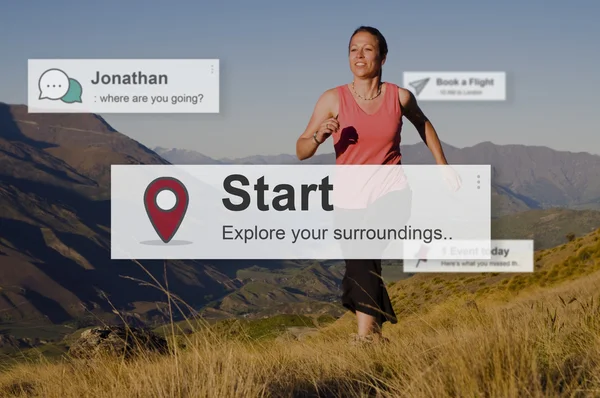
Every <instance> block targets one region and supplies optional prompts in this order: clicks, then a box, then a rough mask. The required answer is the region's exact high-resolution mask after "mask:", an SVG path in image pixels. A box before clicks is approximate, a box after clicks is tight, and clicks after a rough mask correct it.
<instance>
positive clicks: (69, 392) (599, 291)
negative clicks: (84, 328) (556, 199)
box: [0, 231, 600, 397]
mask: <svg viewBox="0 0 600 398" xmlns="http://www.w3.org/2000/svg"><path fill="white" fill-rule="evenodd" d="M599 232H600V231H596V232H594V233H592V234H590V235H587V236H585V237H583V238H579V239H575V240H573V241H572V242H569V243H567V244H565V245H562V246H560V247H556V248H553V249H548V250H544V251H541V252H538V253H536V272H535V273H534V274H527V275H525V274H524V275H503V274H467V275H464V274H462V275H417V276H415V277H412V278H409V279H406V280H402V281H399V282H397V283H395V284H394V285H393V286H391V287H390V293H391V294H392V297H393V301H394V303H395V306H396V310H397V313H398V314H401V320H400V322H399V323H398V324H396V325H389V324H386V326H385V327H384V335H385V336H386V337H388V338H389V339H390V341H391V342H390V343H389V344H384V345H367V346H352V345H350V344H349V343H348V342H349V335H350V333H352V332H354V330H355V326H356V325H355V323H354V320H353V318H352V317H351V316H350V314H347V316H344V317H342V318H341V319H339V320H338V321H336V322H333V323H332V322H323V323H322V324H319V325H318V329H319V332H318V333H316V334H312V335H308V336H306V337H304V338H302V339H296V338H292V337H289V338H288V337H286V336H287V335H286V334H281V333H278V334H277V335H278V337H275V336H273V337H272V338H270V337H269V336H268V333H267V332H265V331H266V330H268V329H269V328H268V327H266V326H265V325H262V326H260V325H259V326H256V325H254V326H252V324H249V323H248V324H239V323H238V324H236V322H228V323H220V324H216V325H211V326H210V327H209V326H206V327H205V326H204V325H203V324H202V323H201V322H190V323H189V325H188V328H189V327H191V328H192V329H193V332H192V333H189V332H188V333H185V334H184V333H178V331H177V328H178V326H179V325H175V324H173V325H171V326H170V327H168V328H164V330H163V332H164V333H165V334H166V335H167V336H170V337H169V339H170V340H171V353H170V354H168V355H158V354H144V355H142V356H140V357H138V358H136V359H133V360H124V359H120V358H114V357H112V358H110V357H105V358H97V359H95V360H91V361H77V360H69V359H65V360H60V361H47V360H44V359H30V360H28V361H27V362H25V363H23V362H20V363H17V364H12V365H11V366H10V368H7V369H6V370H5V371H3V372H2V373H0V396H22V397H26V396H39V397H84V396H85V397H309V396H315V397H316V396H323V397H367V396H380V397H443V396H453V397H562V396H565V397H567V396H568V397H572V396H582V397H584V396H585V397H588V396H600V272H598V270H600V233H599ZM414 292H417V294H416V295H413V293H414ZM440 292H441V293H440ZM174 310H175V309H174ZM298 319H301V318H298ZM276 323H277V322H275V324H276ZM313 326H314V325H313ZM255 327H259V328H260V327H262V329H261V330H262V332H261V333H257V330H256V329H255ZM232 330H235V333H233V332H232Z"/></svg>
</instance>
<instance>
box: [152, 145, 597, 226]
mask: <svg viewBox="0 0 600 398" xmlns="http://www.w3.org/2000/svg"><path fill="white" fill-rule="evenodd" d="M443 147H444V152H445V153H446V157H447V159H448V162H449V163H450V164H491V165H492V212H493V215H494V216H500V215H505V214H512V213H515V212H520V211H524V210H530V209H544V208H552V207H569V208H577V209H582V208H583V209H585V208H589V209H600V156H597V155H591V154H589V153H583V152H580V153H574V152H566V151H556V150H553V149H550V148H546V147H540V146H525V145H497V144H493V143H491V142H483V143H481V144H478V145H475V146H472V147H467V148H456V147H454V146H451V145H449V144H446V143H443ZM160 153H161V156H163V157H164V158H165V159H167V160H168V161H169V162H171V163H175V164H214V163H221V164H300V163H301V162H300V161H299V160H298V159H297V158H296V156H294V155H291V154H288V155H286V154H282V155H275V156H251V157H245V158H239V159H218V160H215V159H211V158H210V157H207V156H205V155H202V154H200V153H197V152H195V154H194V152H193V151H189V150H186V151H185V156H183V155H180V153H179V152H178V150H164V149H161V151H160ZM402 154H403V160H404V164H407V165H410V164H433V163H434V161H433V157H432V156H431V153H430V151H429V149H428V148H427V147H426V146H425V145H424V144H423V143H418V144H413V145H403V146H402ZM334 162H335V155H334V154H333V153H325V154H318V155H315V156H314V157H313V158H311V159H309V160H307V161H304V163H312V164H333V163H334Z"/></svg>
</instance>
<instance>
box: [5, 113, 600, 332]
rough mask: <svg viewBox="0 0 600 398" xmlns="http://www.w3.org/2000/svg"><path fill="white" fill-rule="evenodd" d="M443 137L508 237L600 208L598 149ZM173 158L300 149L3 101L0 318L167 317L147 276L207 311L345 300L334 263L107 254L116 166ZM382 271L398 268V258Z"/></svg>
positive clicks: (573, 225)
mask: <svg viewBox="0 0 600 398" xmlns="http://www.w3.org/2000/svg"><path fill="white" fill-rule="evenodd" d="M444 148H445V150H446V154H447V157H448V159H449V161H450V162H451V163H455V164H456V163H462V164H489V163H492V165H493V173H494V174H493V177H494V199H493V206H494V212H495V214H496V215H498V216H504V217H503V218H500V219H499V221H500V222H501V221H502V220H508V218H505V217H513V218H512V220H513V221H514V222H512V221H510V222H509V221H505V222H504V223H503V224H502V222H501V223H500V224H498V225H499V227H498V231H500V232H501V233H503V234H508V235H510V236H506V237H507V238H510V237H516V236H517V235H522V236H523V237H534V238H535V239H536V240H540V242H542V243H543V244H550V243H549V242H552V243H554V242H558V241H561V240H562V239H564V236H565V234H566V233H568V232H574V233H577V234H579V233H585V232H587V229H588V227H590V226H592V225H597V223H600V217H598V214H600V212H594V211H591V210H590V211H588V212H583V211H580V210H576V209H583V208H587V209H594V208H598V207H599V203H600V174H599V172H600V157H599V156H593V155H589V154H585V153H569V152H560V151H553V150H551V149H548V148H542V147H526V146H518V145H508V146H499V145H495V144H492V143H482V144H479V145H476V146H474V147H470V148H462V149H459V148H455V147H452V146H450V145H447V144H444ZM403 153H404V159H405V162H406V163H407V164H427V163H431V155H430V154H429V152H428V150H427V148H426V147H425V146H424V145H422V144H417V145H406V146H403ZM333 160H334V159H333V154H320V155H317V156H315V157H314V158H312V159H310V160H309V161H307V163H313V164H314V163H321V164H327V163H332V162H333ZM170 163H177V164H293V163H298V160H297V159H296V157H295V156H293V155H280V156H254V157H249V158H242V159H212V158H210V157H208V156H205V155H202V154H200V153H196V152H192V151H183V150H179V149H165V148H155V149H154V150H151V149H149V148H148V147H146V146H144V145H143V144H141V143H139V142H137V141H135V140H133V139H131V138H129V137H127V136H126V135H124V134H122V133H120V132H118V131H116V130H115V129H114V128H112V127H111V126H110V125H109V124H108V123H107V122H106V120H104V119H103V118H102V117H100V116H98V115H93V114H29V113H28V112H27V107H26V106H24V105H9V104H3V103H0V209H2V210H1V212H0V326H1V325H2V324H11V323H15V322H22V321H27V322H33V321H35V322H39V323H42V324H60V323H64V322H70V321H73V320H77V321H78V322H79V321H80V320H83V319H85V320H86V321H88V320H89V321H93V320H94V319H96V320H104V321H118V320H120V319H123V318H125V319H126V320H128V321H134V322H140V323H145V322H160V321H163V320H165V319H167V318H168V314H167V312H166V311H167V298H166V295H165V294H164V293H163V292H161V291H160V290H159V289H156V288H154V287H151V286H147V285H148V283H155V282H154V281H153V280H152V278H151V277H150V276H149V275H148V273H149V274H151V275H152V277H153V278H156V280H157V281H158V282H160V283H161V284H163V285H166V284H167V282H168V289H169V291H170V292H172V293H173V294H174V295H176V296H177V297H178V298H180V299H181V300H183V301H185V302H186V303H187V304H189V305H190V306H191V307H192V308H194V309H205V310H206V311H207V313H209V314H212V315H214V316H229V315H232V314H233V315H243V314H248V313H253V312H254V313H266V312H269V311H297V310H301V311H306V310H307V309H310V311H317V312H318V311H323V312H336V311H338V310H339V308H337V307H336V308H334V307H335V305H334V303H333V302H334V301H337V299H336V297H337V295H338V294H339V284H340V281H341V276H342V268H340V267H341V266H342V265H341V264H340V263H339V262H322V263H316V264H315V263H314V262H312V261H278V260H270V261H226V260H222V261H166V262H165V261H140V262H135V261H125V260H119V261H115V260H111V259H110V166H111V165H113V164H170ZM553 207H564V208H570V210H561V209H553ZM522 212H526V213H527V212H530V213H527V214H529V216H528V217H529V218H527V217H525V218H523V217H521V218H519V217H520V214H525V213H522ZM531 212H541V213H537V214H533V213H531ZM558 212H560V214H559V215H558V216H556V215H554V214H558ZM532 214H533V215H532ZM517 219H518V220H520V221H518V222H517V221H516V220H517ZM538 219H539V220H540V221H539V222H538V221H537V220H538ZM523 220H526V221H523ZM557 220H562V221H561V222H560V223H557ZM582 220H589V221H586V222H583V221H582ZM519 223H520V224H519ZM517 225H519V227H518V228H517V227H514V228H511V226H517ZM552 225H556V226H557V227H556V228H554V229H553V228H551V226H552ZM577 228H579V229H577ZM547 231H549V232H547ZM546 232H547V234H549V235H547V234H544V233H546ZM544 242H545V243H544ZM385 269H386V268H385V267H384V271H385ZM387 269H388V270H389V271H390V272H389V273H388V274H389V275H391V274H392V273H395V274H396V275H397V276H396V278H401V277H403V276H402V273H401V272H398V269H400V271H401V267H399V266H398V264H387ZM165 280H166V281H165ZM267 307H269V308H270V309H269V310H267ZM0 329H1V328H0ZM0 334H1V333H0Z"/></svg>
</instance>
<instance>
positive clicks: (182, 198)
mask: <svg viewBox="0 0 600 398" xmlns="http://www.w3.org/2000/svg"><path fill="white" fill-rule="evenodd" d="M163 191H171V192H172V193H173V194H174V195H175V205H174V206H173V207H172V208H170V209H166V210H165V209H162V208H161V207H159V205H158V203H157V198H158V195H159V194H160V193H161V192H163ZM188 202H189V197H188V191H187V189H186V187H185V185H183V184H182V183H181V181H179V180H178V179H176V178H173V177H159V178H157V179H155V180H154V181H152V182H151V183H150V184H149V185H148V187H147V188H146V191H145V192H144V205H145V207H146V213H147V214H148V218H149V219H150V222H151V223H152V226H153V227H154V230H155V231H156V233H157V234H158V236H159V237H160V239H161V240H162V241H163V242H165V243H169V241H170V240H171V239H173V236H175V233H176V232H177V230H178V229H179V226H180V225H181V222H182V221H183V217H184V216H185V213H186V211H187V208H188Z"/></svg>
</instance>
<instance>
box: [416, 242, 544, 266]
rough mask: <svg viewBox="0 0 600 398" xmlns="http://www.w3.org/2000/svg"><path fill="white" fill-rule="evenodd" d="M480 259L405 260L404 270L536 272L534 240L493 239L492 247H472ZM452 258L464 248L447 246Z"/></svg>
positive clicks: (471, 249) (472, 250) (449, 255)
mask: <svg viewBox="0 0 600 398" xmlns="http://www.w3.org/2000/svg"><path fill="white" fill-rule="evenodd" d="M468 250H470V251H471V252H472V253H473V254H476V255H477V254H479V256H480V257H481V258H479V259H467V260H458V259H456V258H448V259H437V260H432V259H427V258H424V259H417V260H414V259H412V260H404V272H409V273H419V272H438V273H439V272H508V273H511V272H519V273H520V272H533V271H534V246H533V240H493V241H492V242H491V247H490V249H489V250H485V249H484V250H476V249H475V248H474V247H471V248H469V249H468ZM446 251H447V253H448V257H455V256H456V255H457V254H459V253H461V251H464V248H460V247H447V248H446Z"/></svg>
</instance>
